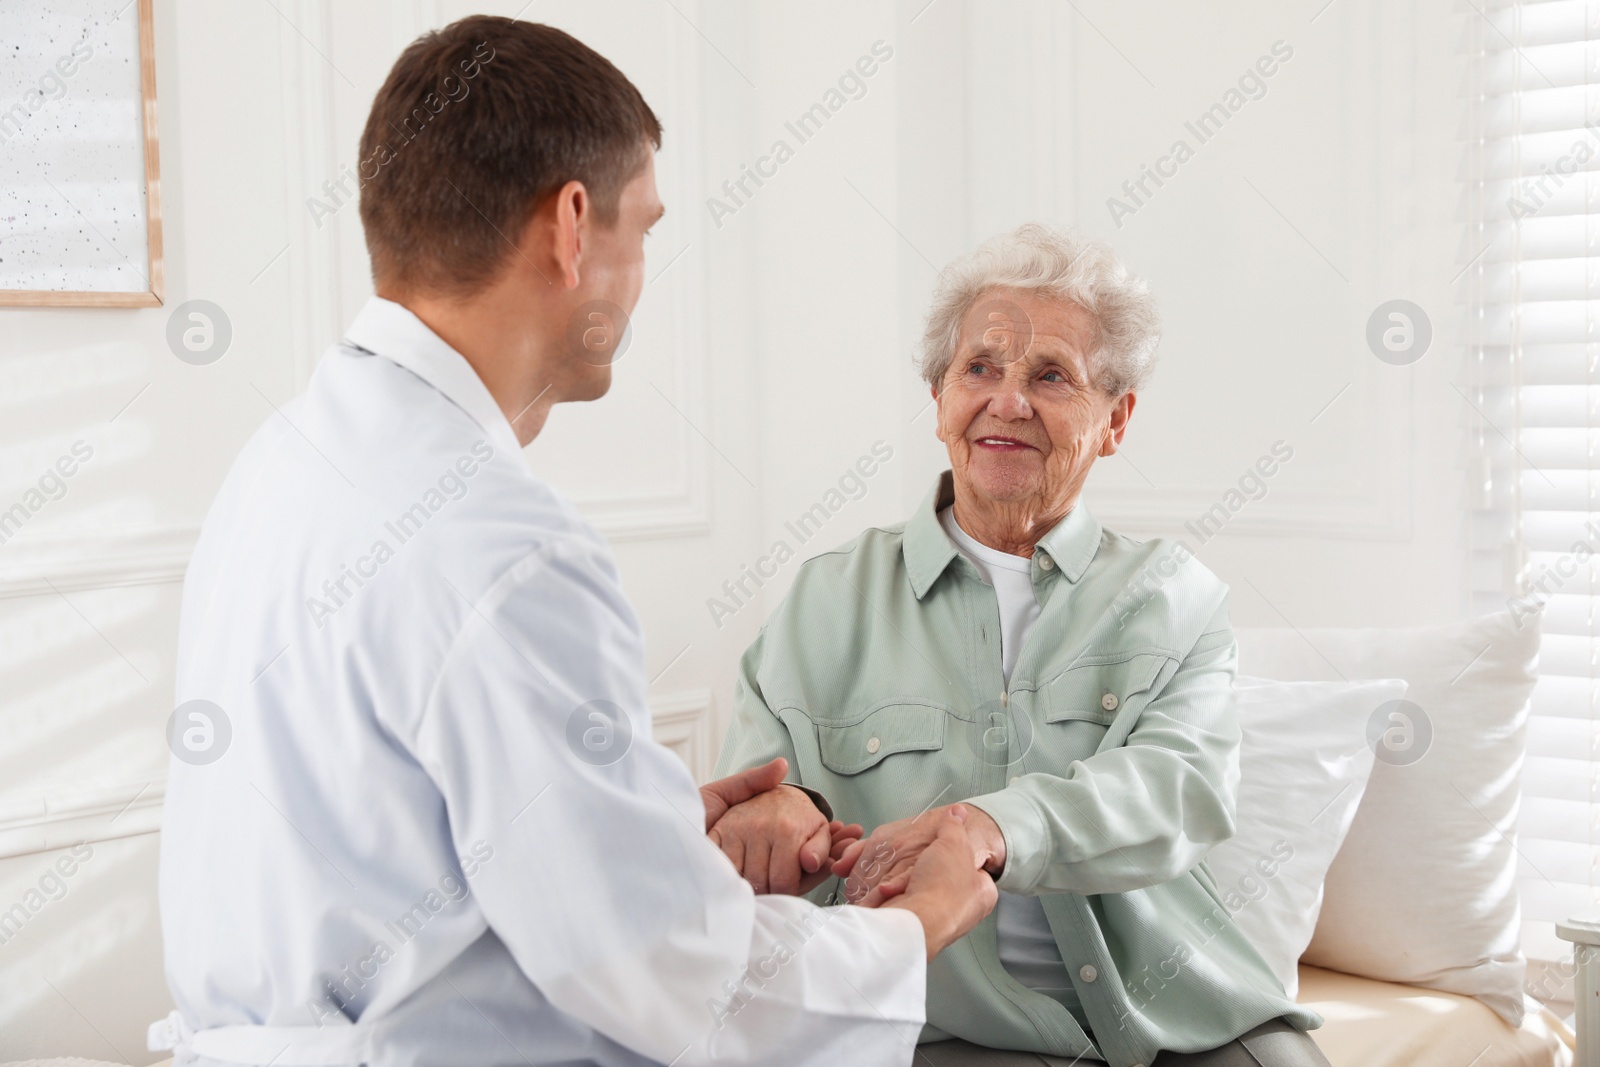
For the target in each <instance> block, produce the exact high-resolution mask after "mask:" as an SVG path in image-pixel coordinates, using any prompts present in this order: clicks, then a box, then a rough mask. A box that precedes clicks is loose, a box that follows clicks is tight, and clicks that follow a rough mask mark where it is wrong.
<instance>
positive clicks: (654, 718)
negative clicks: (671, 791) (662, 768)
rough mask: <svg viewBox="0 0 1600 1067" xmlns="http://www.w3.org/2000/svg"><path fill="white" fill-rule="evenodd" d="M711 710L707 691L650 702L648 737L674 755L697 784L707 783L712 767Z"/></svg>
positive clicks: (689, 691) (683, 692) (688, 691)
mask: <svg viewBox="0 0 1600 1067" xmlns="http://www.w3.org/2000/svg"><path fill="white" fill-rule="evenodd" d="M713 708H714V698H713V697H712V695H711V690H710V689H683V690H679V691H678V692H675V693H667V694H665V695H663V696H660V697H656V698H655V699H653V700H651V701H650V718H651V735H652V736H653V737H654V738H655V740H656V741H657V742H658V743H660V744H662V745H665V746H666V747H668V748H670V749H672V750H673V751H674V752H676V753H677V754H678V756H679V758H680V759H682V760H683V762H684V763H685V764H687V765H688V767H689V772H690V773H691V774H693V775H694V780H695V781H697V782H704V781H707V780H708V779H710V777H711V769H712V767H713V766H715V764H716V753H715V752H713V751H712V750H711V749H712V743H711V720H712V717H713Z"/></svg>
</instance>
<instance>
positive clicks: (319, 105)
mask: <svg viewBox="0 0 1600 1067" xmlns="http://www.w3.org/2000/svg"><path fill="white" fill-rule="evenodd" d="M283 15H284V18H283V19H280V20H279V23H280V25H279V34H278V55H279V64H280V66H279V69H280V71H281V72H282V78H283V112H284V126H285V131H286V133H285V136H284V190H285V194H286V195H285V201H286V203H285V212H286V219H287V222H288V235H289V253H288V266H289V321H290V337H291V338H293V351H292V353H291V367H292V374H293V378H292V381H291V385H290V395H294V394H297V393H299V392H301V391H302V390H304V389H305V387H306V385H307V384H308V383H309V382H310V381H311V372H312V371H313V370H314V369H315V368H316V365H317V360H318V358H319V357H320V356H321V355H322V353H323V351H324V350H326V349H327V347H328V346H329V345H331V344H333V343H334V342H335V341H337V340H338V339H339V338H340V337H342V336H343V335H344V326H345V324H344V320H343V313H342V311H341V310H340V298H339V280H340V271H339V227H338V226H336V225H333V224H332V223H327V224H324V225H323V226H322V227H321V228H318V226H317V224H316V222H315V221H313V220H312V218H311V213H310V211H309V210H308V209H307V208H306V200H307V198H308V197H312V196H318V197H320V196H322V195H323V193H322V183H323V182H326V181H333V180H337V179H338V178H339V176H340V175H339V151H338V146H337V144H336V139H335V129H336V124H335V121H334V120H335V112H334V96H333V92H334V85H333V79H334V77H336V76H337V75H335V73H334V72H333V71H332V69H331V68H330V67H329V64H328V61H327V60H326V59H324V58H323V55H327V54H328V53H329V52H330V50H331V48H332V38H333V24H332V9H331V8H330V7H329V6H328V5H327V3H325V2H324V0H283ZM290 23H292V25H290ZM301 34H304V35H305V36H304V37H302V36H301ZM313 45H314V46H315V49H314V48H313ZM317 50H320V51H321V52H322V53H323V55H318V54H317Z"/></svg>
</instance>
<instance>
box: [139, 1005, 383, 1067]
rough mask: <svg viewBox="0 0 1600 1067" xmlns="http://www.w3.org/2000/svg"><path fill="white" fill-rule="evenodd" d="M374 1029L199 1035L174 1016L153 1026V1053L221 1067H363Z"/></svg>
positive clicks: (250, 1029) (351, 1026)
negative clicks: (222, 1065) (228, 1066)
mask: <svg viewBox="0 0 1600 1067" xmlns="http://www.w3.org/2000/svg"><path fill="white" fill-rule="evenodd" d="M372 1037H373V1027H372V1025H371V1024H370V1023H352V1022H348V1021H346V1022H344V1023H341V1024H329V1025H326V1026H264V1025H241V1026H217V1027H211V1028H209V1029H205V1030H194V1029H192V1028H190V1026H189V1024H188V1023H186V1022H184V1021H183V1016H182V1015H180V1014H178V1013H177V1012H176V1011H174V1012H173V1013H172V1014H170V1015H168V1016H167V1017H166V1018H165V1019H162V1020H160V1021H159V1022H153V1023H151V1024H150V1031H149V1034H148V1042H147V1043H148V1045H149V1047H150V1050H151V1051H152V1052H164V1051H168V1050H171V1051H173V1052H175V1053H176V1057H175V1058H176V1060H177V1062H180V1063H181V1062H184V1061H185V1060H186V1059H188V1058H189V1057H192V1056H204V1057H205V1058H206V1059H211V1060H217V1061H219V1062H221V1063H232V1064H245V1065H259V1064H263V1063H270V1064H272V1065H273V1067H359V1065H360V1064H365V1063H370V1062H372V1060H373V1059H374V1056H373V1054H372Z"/></svg>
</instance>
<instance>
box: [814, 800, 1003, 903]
mask: <svg viewBox="0 0 1600 1067" xmlns="http://www.w3.org/2000/svg"><path fill="white" fill-rule="evenodd" d="M955 808H960V809H961V810H962V811H963V812H964V813H965V820H964V822H963V826H964V827H965V830H966V834H967V839H968V842H969V843H970V845H971V847H972V850H973V854H974V855H975V856H976V857H977V859H978V866H979V867H980V868H982V869H983V870H984V871H987V872H988V873H989V874H991V875H993V876H994V877H996V878H998V877H999V876H1000V872H1001V871H1003V870H1004V869H1005V865H1006V839H1005V835H1003V834H1002V833H1001V832H1000V827H999V826H998V825H997V824H996V823H995V821H994V819H992V818H990V817H989V814H988V813H987V812H985V811H984V810H983V809H981V808H975V807H973V806H971V805H970V804H948V805H946V806H945V807H942V808H930V809H929V810H928V811H925V812H923V813H922V814H921V815H917V816H915V817H913V818H910V819H901V820H899V821H898V822H891V823H884V824H883V825H882V826H880V827H878V828H877V829H876V830H874V831H872V836H870V837H868V838H866V839H865V840H862V841H858V842H856V843H854V844H851V845H849V846H848V847H846V848H845V850H844V853H843V855H841V856H840V857H839V858H838V859H837V860H836V861H835V863H834V865H833V873H834V874H836V875H838V876H840V877H841V878H844V879H845V884H844V899H845V901H846V903H850V904H860V905H861V906H863V907H867V908H875V907H877V906H878V905H880V904H882V903H883V902H884V901H886V900H890V899H892V898H893V897H896V896H899V895H900V894H901V893H903V892H905V890H906V886H907V885H908V884H909V882H910V879H911V873H912V870H913V869H914V868H915V866H916V863H917V860H918V858H919V857H920V856H921V855H922V853H923V850H924V849H926V848H928V847H929V846H930V845H931V844H933V842H934V841H935V840H936V839H937V838H938V836H939V832H940V830H941V829H942V828H943V827H944V825H945V824H946V823H947V822H948V821H949V812H950V811H951V810H952V809H955Z"/></svg>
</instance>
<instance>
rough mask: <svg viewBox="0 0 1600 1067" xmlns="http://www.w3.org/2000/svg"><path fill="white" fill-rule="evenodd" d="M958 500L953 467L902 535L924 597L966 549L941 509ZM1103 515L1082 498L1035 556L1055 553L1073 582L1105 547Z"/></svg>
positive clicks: (909, 569) (915, 585)
mask: <svg viewBox="0 0 1600 1067" xmlns="http://www.w3.org/2000/svg"><path fill="white" fill-rule="evenodd" d="M954 500H955V478H954V476H953V475H952V474H951V472H950V471H945V472H944V473H943V474H941V475H939V481H938V483H937V484H936V485H935V486H934V487H933V491H932V492H930V493H929V494H928V495H927V496H926V497H924V498H923V501H922V504H921V506H919V507H918V508H917V510H916V512H915V513H914V514H913V515H912V516H911V519H910V520H909V521H908V522H907V523H906V529H905V534H904V535H903V537H902V539H901V551H902V553H903V554H904V555H905V560H906V574H907V576H908V577H909V578H910V579H911V589H912V592H914V593H916V595H917V599H918V600H921V599H922V598H923V597H924V596H926V595H927V592H928V590H929V589H931V588H933V583H934V582H936V581H938V580H939V576H940V575H941V574H943V573H944V572H945V568H947V567H948V566H950V561H951V560H953V559H955V558H956V557H957V556H959V555H960V554H961V552H960V550H959V549H958V548H956V545H955V542H954V541H952V540H950V535H949V534H946V533H945V532H944V527H943V526H941V525H939V512H940V511H941V510H942V509H944V508H946V507H949V506H950V504H951V503H952V502H954ZM1100 534H1101V527H1100V520H1098V519H1096V518H1095V517H1094V516H1093V515H1092V514H1090V513H1089V508H1088V506H1087V505H1086V504H1084V502H1083V501H1082V500H1081V499H1080V500H1079V501H1078V502H1077V503H1076V504H1074V505H1073V506H1072V510H1071V511H1069V512H1067V517H1066V518H1064V519H1062V520H1061V521H1060V522H1058V523H1056V525H1055V528H1054V529H1052V530H1051V531H1050V532H1049V533H1047V534H1045V535H1044V536H1043V537H1042V538H1040V539H1039V544H1038V546H1037V548H1036V550H1035V552H1034V558H1035V559H1037V558H1038V557H1039V553H1040V552H1043V553H1044V554H1045V555H1047V556H1049V557H1050V559H1051V560H1052V561H1054V563H1055V565H1056V569H1057V570H1058V571H1059V572H1060V573H1061V577H1063V578H1065V579H1066V580H1067V581H1069V582H1076V581H1077V580H1078V579H1079V578H1082V577H1083V572H1084V571H1086V570H1088V569H1089V563H1090V561H1091V560H1093V559H1094V557H1095V553H1096V552H1098V551H1100Z"/></svg>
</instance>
